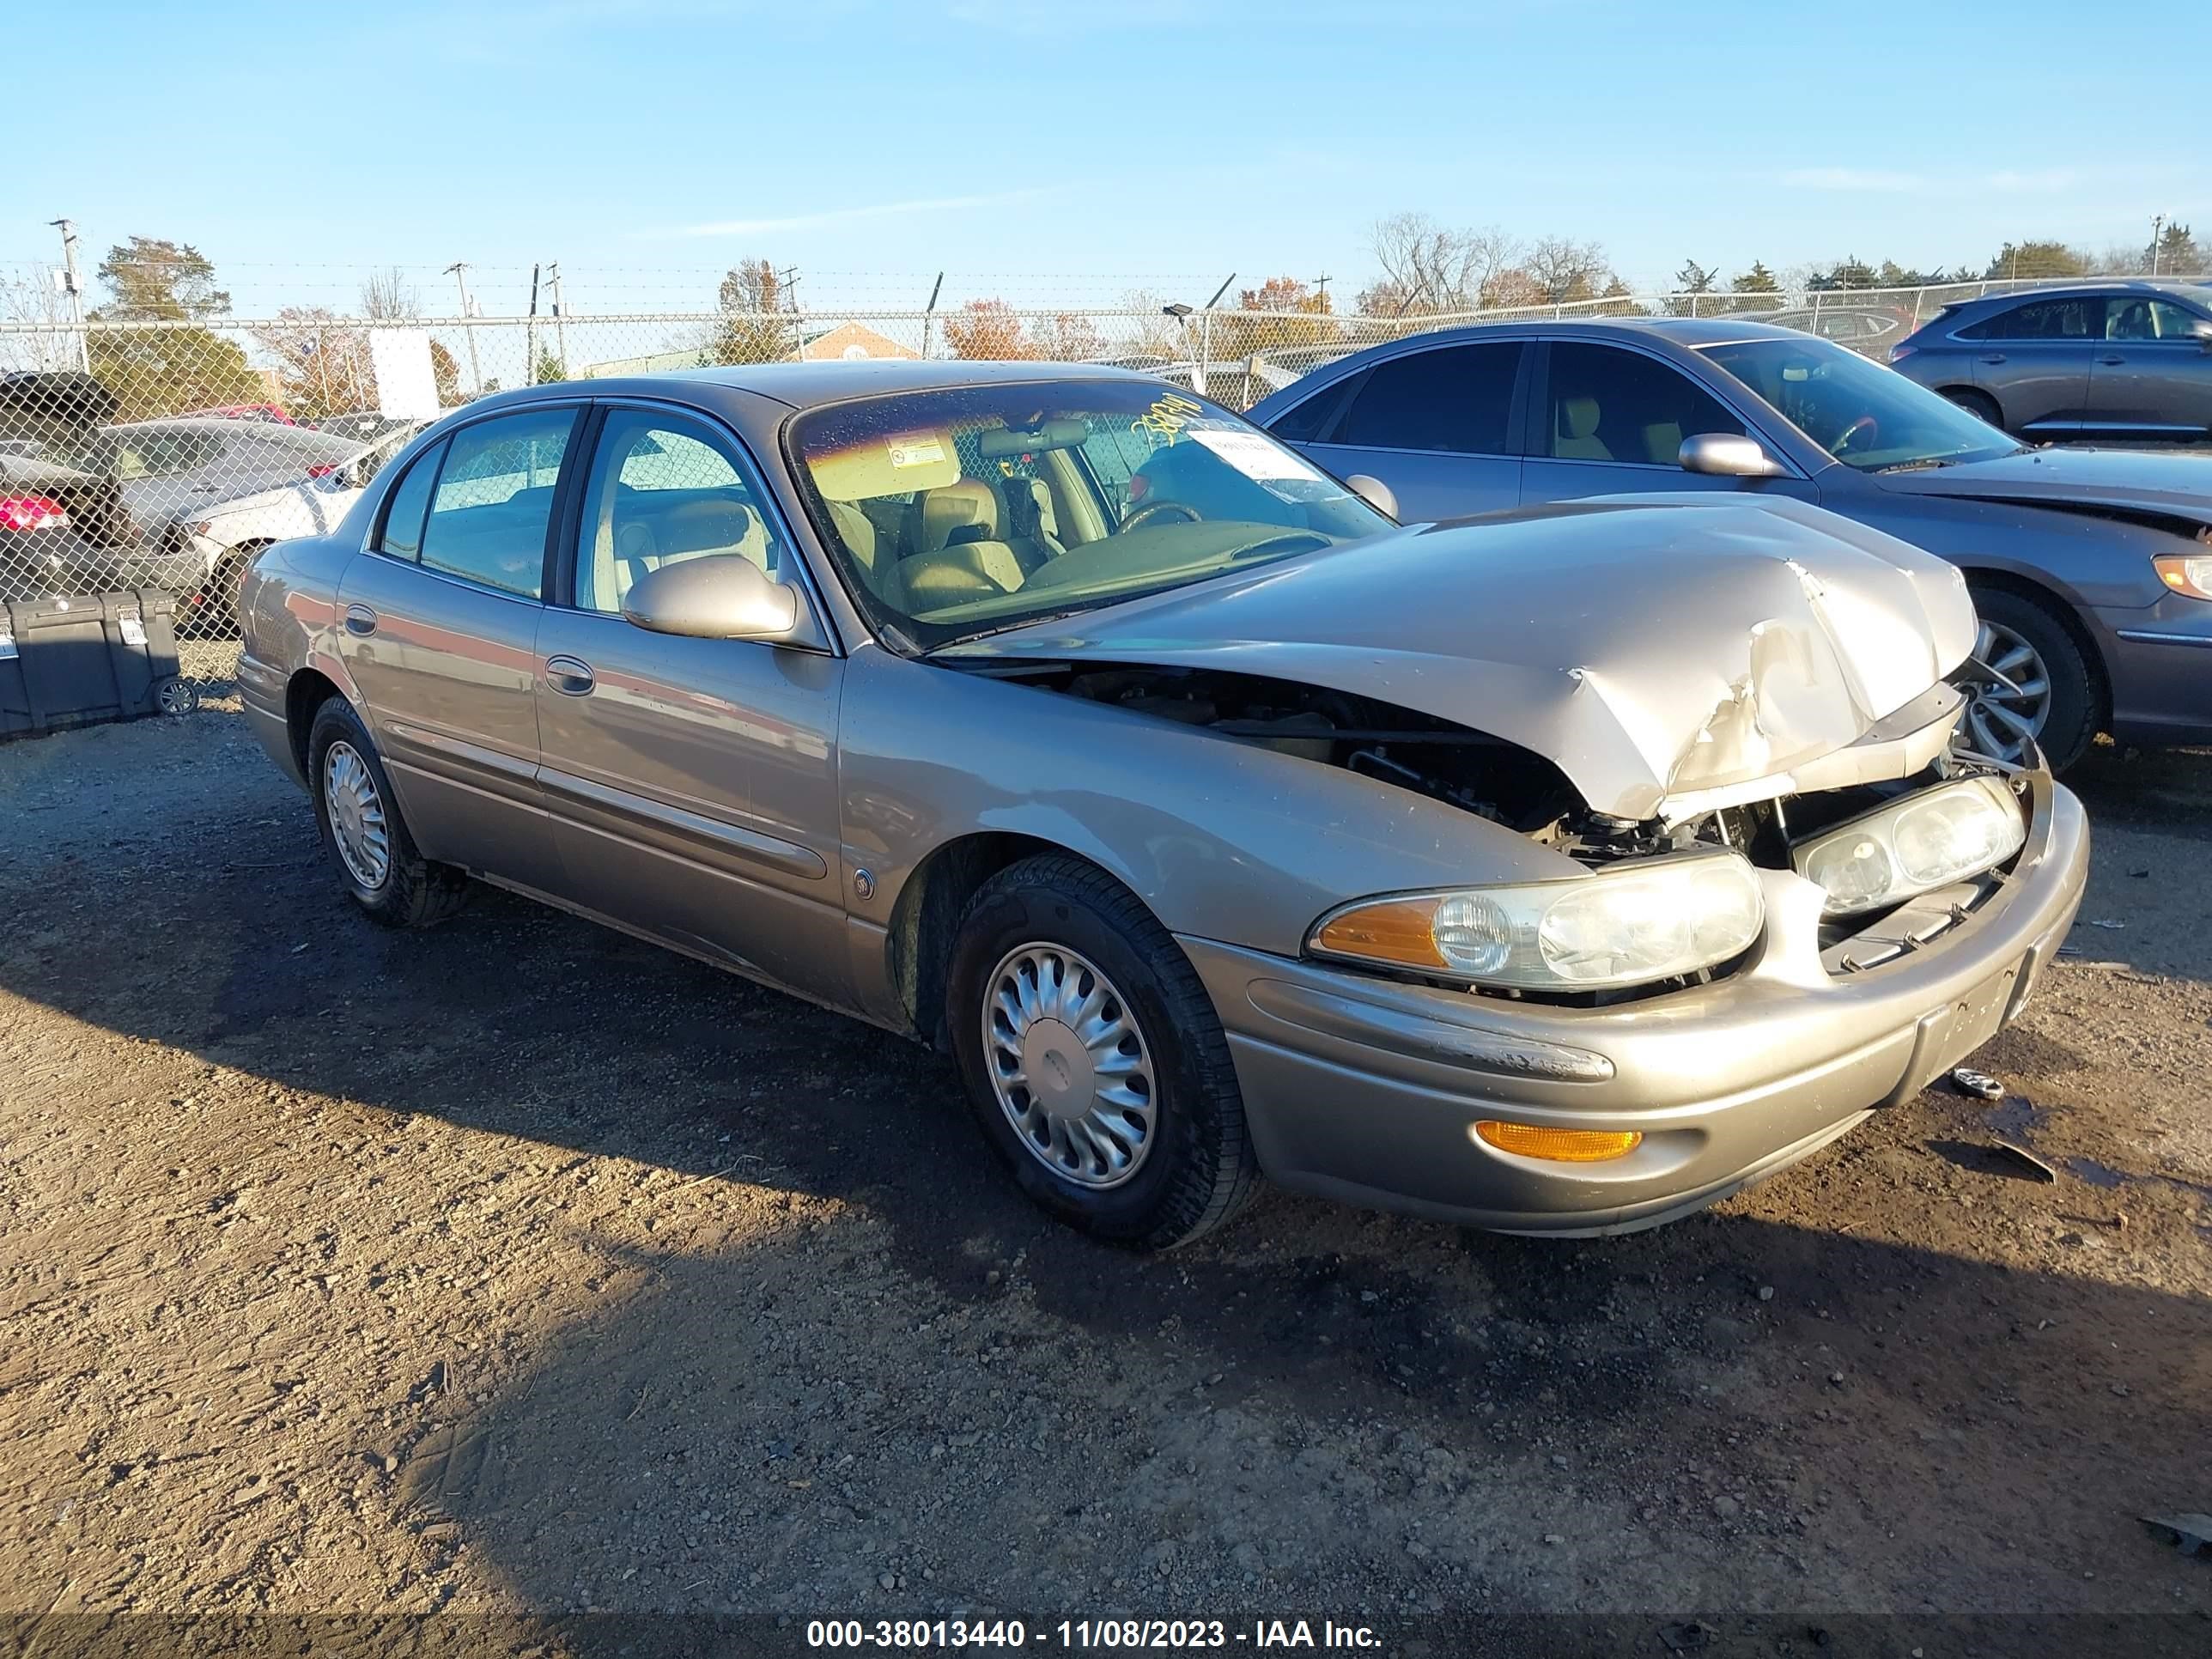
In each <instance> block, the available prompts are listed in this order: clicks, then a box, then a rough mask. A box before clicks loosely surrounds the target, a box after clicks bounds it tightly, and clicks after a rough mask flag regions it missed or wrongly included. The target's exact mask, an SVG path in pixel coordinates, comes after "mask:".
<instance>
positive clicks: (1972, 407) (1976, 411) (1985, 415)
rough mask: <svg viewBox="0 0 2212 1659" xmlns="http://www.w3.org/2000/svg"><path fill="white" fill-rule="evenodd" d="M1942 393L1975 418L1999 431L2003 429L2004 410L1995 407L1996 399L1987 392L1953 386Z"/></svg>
mask: <svg viewBox="0 0 2212 1659" xmlns="http://www.w3.org/2000/svg"><path fill="white" fill-rule="evenodd" d="M1943 395H1944V396H1945V397H1947V398H1949V399H1950V400H1951V401H1952V402H1953V403H1954V404H1958V405H1959V407H1960V408H1961V409H1963V410H1966V413H1967V414H1969V415H1972V416H1973V417H1974V418H1975V419H1976V420H1978V421H1986V422H1989V424H1990V425H1991V426H1993V427H1995V428H1996V429H1997V430H1998V431H2000V432H2002V431H2003V430H2004V411H2003V410H2001V409H1999V408H1998V407H1997V400H1996V398H1992V397H1990V395H1989V394H1988V393H1986V392H1969V391H1968V390H1966V388H1965V387H1964V386H1953V387H1952V388H1951V389H1950V390H1949V391H1948V392H1945V393H1944V394H1943Z"/></svg>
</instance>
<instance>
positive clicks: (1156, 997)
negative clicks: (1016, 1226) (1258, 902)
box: [945, 856, 1258, 1249]
mask: <svg viewBox="0 0 2212 1659" xmlns="http://www.w3.org/2000/svg"><path fill="white" fill-rule="evenodd" d="M945 999H946V1006H945V1015H946V1018H947V1021H948V1023H949V1025H950V1029H951V1034H952V1044H953V1051H954V1054H955V1055H956V1056H957V1059H958V1061H959V1064H960V1069H961V1073H962V1075H963V1079H964V1080H965V1081H966V1083H967V1085H968V1094H969V1103H970V1104H971V1105H972V1106H973V1108H974V1109H975V1115H976V1118H977V1120H978V1121H980V1123H981V1126H982V1129H983V1133H984V1137H985V1138H986V1139H988V1140H989V1141H990V1143H991V1145H992V1146H993V1148H994V1150H995V1151H996V1152H998V1153H999V1155H1000V1157H1001V1158H1004V1159H1005V1160H1006V1164H1007V1166H1008V1168H1009V1169H1011V1170H1012V1172H1013V1176H1014V1179H1015V1180H1016V1181H1017V1182H1018V1183H1019V1184H1020V1185H1021V1188H1022V1189H1023V1190H1024V1192H1026V1193H1027V1194H1029V1195H1030V1198H1032V1199H1033V1200H1036V1202H1037V1203H1038V1204H1039V1205H1041V1206H1042V1207H1043V1208H1045V1209H1046V1210H1048V1211H1049V1212H1051V1213H1052V1214H1054V1215H1055V1216H1057V1217H1058V1218H1060V1219H1061V1220H1063V1221H1065V1222H1067V1223H1068V1224H1070V1225H1073V1226H1076V1227H1079V1228H1081V1229H1082V1230H1083V1231H1085V1232H1088V1233H1091V1234H1094V1235H1096V1236H1097V1237H1100V1238H1103V1239H1106V1240H1109V1241H1110V1242H1112V1243H1117V1244H1123V1245H1128V1246H1132V1247H1134V1248H1137V1249H1166V1248H1168V1247H1169V1246H1170V1245H1175V1244H1181V1243H1185V1242H1187V1241H1188V1240H1190V1239H1194V1238H1196V1237H1199V1236H1200V1234H1202V1233H1206V1232H1209V1231H1212V1229H1213V1228H1215V1227H1218V1226H1219V1225H1221V1224H1222V1223H1223V1222H1224V1221H1225V1220H1227V1219H1228V1218H1229V1217H1230V1216H1231V1215H1232V1214H1234V1213H1235V1212H1236V1211H1237V1209H1238V1207H1239V1206H1242V1205H1243V1202H1244V1200H1246V1199H1247V1198H1248V1197H1249V1195H1250V1194H1251V1191H1252V1188H1253V1186H1254V1184H1255V1180H1256V1178H1257V1174H1258V1165H1257V1163H1256V1161H1255V1158H1254V1157H1253V1152H1252V1145H1251V1140H1250V1139H1249V1136H1248V1135H1247V1133H1246V1132H1245V1127H1244V1103H1243V1096H1242V1095H1241V1094H1240V1093H1239V1092H1238V1091H1237V1072H1236V1068H1235V1066H1234V1065H1233V1064H1232V1063H1231V1059H1230V1054H1229V1042H1228V1039H1227V1037H1226V1036H1225V1035H1224V1034H1223V1032H1222V1029H1221V1021H1220V1019H1219V1018H1218V1017H1217V1016H1216V1014H1215V1013H1214V1011H1213V1004H1212V1000H1211V999H1209V998H1208V997H1207V995H1206V987H1205V986H1204V985H1203V984H1202V983H1200V980H1199V977H1198V975H1197V973H1196V971H1195V970H1194V969H1193V968H1192V967H1191V965H1190V962H1189V959H1188V957H1185V956H1184V955H1183V954H1182V949H1181V947H1180V946H1178V945H1176V942H1175V939H1173V937H1172V936H1170V934H1169V933H1168V931H1167V930H1166V929H1165V928H1164V927H1161V926H1160V924H1159V921H1158V919H1157V918H1156V917H1154V916H1153V915H1152V913H1151V912H1150V911H1149V910H1147V909H1146V908H1145V907H1144V905H1143V904H1142V903H1141V902H1139V900H1138V899H1137V897H1136V896H1135V895H1133V893H1131V892H1129V891H1128V890H1127V889H1126V888H1124V887H1122V886H1121V884H1119V883H1117V882H1115V880H1114V879H1113V878H1111V877H1109V876H1108V875H1106V874H1105V873H1104V872H1103V871H1100V870H1098V869H1097V868H1096V867H1094V866H1091V865H1087V864H1085V863H1082V862H1081V861H1080V860H1075V859H1072V858H1065V857H1059V856H1046V857H1041V858H1034V859H1029V860H1024V861H1023V862H1022V863H1020V864H1017V865H1015V866H1012V867H1011V868H1009V869H1007V870H1005V871H1002V872H1000V873H999V874H998V875H997V876H995V877H994V878H992V879H991V880H989V881H988V882H987V883H985V884H984V885H983V887H982V888H981V890H979V891H978V892H977V893H976V895H975V898H974V899H973V900H972V901H971V902H969V906H968V910H967V914H966V915H965V916H964V917H963V920H962V923H961V927H960V933H959V935H958V938H957V940H956V942H955V944H954V946H953V956H952V962H951V971H950V972H949V973H948V974H947V975H946V986H945Z"/></svg>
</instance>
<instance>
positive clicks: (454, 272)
mask: <svg viewBox="0 0 2212 1659" xmlns="http://www.w3.org/2000/svg"><path fill="white" fill-rule="evenodd" d="M446 275H447V276H450V277H452V278H453V281H454V282H455V283H458V284H459V286H460V290H461V315H462V316H463V317H464V318H469V317H473V316H475V315H476V314H477V313H476V302H475V301H472V300H471V299H470V298H469V262H468V261H467V260H465V259H456V260H454V261H453V264H449V265H447V267H446ZM465 333H466V334H467V335H468V337H469V390H470V392H471V393H473V394H474V395H475V396H477V397H482V396H483V363H482V362H478V361H477V331H476V330H474V329H472V328H471V329H467V330H465Z"/></svg>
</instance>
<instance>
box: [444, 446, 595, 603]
mask: <svg viewBox="0 0 2212 1659" xmlns="http://www.w3.org/2000/svg"><path fill="white" fill-rule="evenodd" d="M575 424H576V411H575V410H573V409H533V410H527V411H526V412H525V413H522V414H519V415H507V416H501V417H500V418H498V419H496V420H490V421H483V422H478V423H477V425H475V426H470V427H464V428H461V430H459V432H456V433H455V434H454V435H453V437H452V438H451V439H449V440H448V441H447V454H446V465H445V467H444V469H443V470H442V471H441V472H440V473H439V475H438V485H437V493H436V495H435V496H434V497H433V498H432V500H431V502H430V515H429V518H428V520H427V521H426V522H425V523H424V525H423V527H422V554H421V558H422V565H423V567H424V568H426V569H430V570H443V571H445V572H447V574H451V575H455V576H465V577H466V578H468V580H471V581H477V582H482V583H483V584H484V585H485V586H487V587H496V588H501V589H503V590H504V591H506V592H509V593H520V594H522V595H524V596H525V597H526V598H529V599H537V598H538V597H539V596H540V593H541V592H542V590H543V587H544V569H545V532H546V529H547V527H548V526H550V524H551V523H552V520H553V492H554V490H555V489H556V487H557V486H558V484H559V483H560V482H561V461H562V456H563V455H565V454H566V453H567V451H568V436H569V434H570V432H571V431H572V430H573V428H574V426H575ZM416 470H418V471H419V470H420V469H419V468H418V469H416ZM412 482H413V474H412V473H411V472H410V475H409V477H407V479H405V480H404V481H403V483H402V488H403V489H404V488H405V486H406V485H407V484H408V483H412Z"/></svg>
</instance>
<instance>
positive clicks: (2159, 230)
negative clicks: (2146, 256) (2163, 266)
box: [2150, 213, 2166, 276]
mask: <svg viewBox="0 0 2212 1659" xmlns="http://www.w3.org/2000/svg"><path fill="white" fill-rule="evenodd" d="M2165 231H2166V216H2165V215H2164V214H2163V213H2154V214H2152V215H2151V216H2150V274H2151V275H2152V276H2157V275H2158V256H2159V246H2158V242H2159V238H2160V236H2161V235H2162V234H2165Z"/></svg>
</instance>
